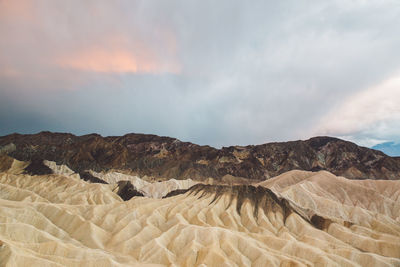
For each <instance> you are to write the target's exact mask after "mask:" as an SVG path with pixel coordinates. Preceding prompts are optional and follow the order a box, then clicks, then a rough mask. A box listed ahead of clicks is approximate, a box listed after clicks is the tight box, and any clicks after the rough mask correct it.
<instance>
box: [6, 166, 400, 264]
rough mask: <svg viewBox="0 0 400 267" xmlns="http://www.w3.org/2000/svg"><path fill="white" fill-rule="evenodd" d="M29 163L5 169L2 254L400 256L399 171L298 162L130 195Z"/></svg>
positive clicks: (32, 260)
mask: <svg viewBox="0 0 400 267" xmlns="http://www.w3.org/2000/svg"><path fill="white" fill-rule="evenodd" d="M23 167H24V166H23V163H21V162H20V163H18V162H16V161H14V162H10V164H9V166H8V167H7V168H5V167H3V169H2V171H3V172H1V173H0V266H96V267H100V266H400V181H372V180H364V181H355V180H348V179H345V178H343V177H337V176H335V175H333V174H331V173H328V172H325V171H321V172H305V171H291V172H288V173H285V174H283V175H280V176H278V177H275V178H273V179H270V180H267V181H265V182H262V183H260V184H254V185H253V186H249V185H246V186H240V185H238V186H217V185H203V184H197V185H194V187H192V188H191V189H189V190H188V191H187V192H185V193H182V194H178V195H176V196H173V197H168V198H164V199H159V198H152V197H134V198H132V199H131V200H129V201H125V202H124V201H123V200H122V199H121V198H120V197H119V196H118V195H117V194H116V193H115V192H114V191H113V188H112V186H111V185H107V184H92V183H88V182H85V181H83V180H81V179H79V177H76V175H74V174H68V175H67V174H63V173H62V171H61V170H60V172H59V173H58V174H53V175H45V176H30V175H26V174H22V173H21V171H19V170H21V168H23ZM117 178H118V177H117ZM117 178H115V179H117ZM108 179H112V177H108ZM117 180H118V179H117ZM110 181H111V180H110ZM135 182H136V184H138V185H139V184H140V181H139V180H136V181H135ZM187 186H191V185H187ZM142 187H143V188H147V191H146V192H148V193H149V194H150V195H154V196H156V197H160V196H161V195H165V190H166V189H165V185H162V186H161V187H162V188H161V189H160V193H157V185H154V184H153V185H152V184H151V183H147V182H144V181H143V182H142Z"/></svg>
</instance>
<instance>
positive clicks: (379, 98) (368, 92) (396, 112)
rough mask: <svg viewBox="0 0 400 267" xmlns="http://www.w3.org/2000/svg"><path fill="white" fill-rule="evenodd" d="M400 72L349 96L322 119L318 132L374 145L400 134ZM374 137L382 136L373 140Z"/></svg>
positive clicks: (317, 128) (393, 138) (316, 130)
mask: <svg viewBox="0 0 400 267" xmlns="http://www.w3.org/2000/svg"><path fill="white" fill-rule="evenodd" d="M399 99H400V73H397V74H395V75H393V76H392V77H390V78H388V79H386V80H384V81H382V82H381V83H379V84H378V85H376V86H373V87H371V88H367V89H365V90H363V91H361V92H359V93H356V94H353V95H350V96H349V97H348V98H347V99H345V100H344V102H343V103H340V104H339V105H337V106H336V107H334V108H333V109H332V111H331V112H330V113H329V114H327V115H326V116H324V117H323V118H322V119H321V122H320V123H319V125H318V126H317V127H316V129H315V133H317V134H323V135H336V136H344V137H347V138H349V139H353V140H355V141H358V142H361V143H364V144H365V145H374V144H376V143H380V142H382V141H385V140H396V139H395V138H398V136H399V135H400V127H399V126H400V105H399V103H398V100H399ZM373 137H375V138H376V137H379V138H380V140H379V139H374V138H373Z"/></svg>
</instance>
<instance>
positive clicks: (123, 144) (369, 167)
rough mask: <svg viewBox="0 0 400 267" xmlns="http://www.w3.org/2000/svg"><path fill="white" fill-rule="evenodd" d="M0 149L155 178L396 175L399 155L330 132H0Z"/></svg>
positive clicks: (24, 157)
mask: <svg viewBox="0 0 400 267" xmlns="http://www.w3.org/2000/svg"><path fill="white" fill-rule="evenodd" d="M0 152H1V153H5V154H8V155H9V156H11V157H13V158H15V159H18V160H21V161H32V162H38V161H42V160H49V161H54V162H56V163H57V164H64V165H67V166H68V167H69V168H71V169H72V170H73V171H75V172H77V173H83V172H85V171H87V170H92V171H96V172H100V171H108V170H121V171H123V172H126V173H129V174H135V175H138V176H140V177H143V176H148V177H153V178H160V179H161V178H165V179H168V178H175V179H187V178H192V179H196V180H205V179H207V178H209V177H212V178H215V179H224V177H225V178H226V177H228V176H229V177H233V178H235V177H236V178H237V177H241V178H246V179H255V180H266V179H269V178H271V177H273V176H277V175H279V174H282V173H284V172H287V171H290V170H294V169H297V170H306V171H319V170H327V171H329V172H331V173H333V174H335V175H340V176H344V177H347V178H350V179H366V178H370V179H391V180H393V179H399V177H400V158H393V157H390V156H387V155H385V154H384V153H382V152H380V151H377V150H374V149H369V148H365V147H360V146H357V145H356V144H354V143H351V142H348V141H344V140H340V139H337V138H332V137H314V138H311V139H309V140H305V141H300V140H299V141H291V142H280V143H267V144H262V145H249V146H230V147H223V148H221V149H216V148H213V147H210V146H200V145H196V144H192V143H189V142H181V141H179V140H178V139H175V138H170V137H160V136H156V135H146V134H127V135H124V136H108V137H102V136H100V135H98V134H89V135H83V136H75V135H73V134H69V133H52V132H40V133H38V134H32V135H22V134H11V135H7V136H3V137H0ZM45 170H46V169H45V168H44V169H43V171H45ZM43 174H45V173H43Z"/></svg>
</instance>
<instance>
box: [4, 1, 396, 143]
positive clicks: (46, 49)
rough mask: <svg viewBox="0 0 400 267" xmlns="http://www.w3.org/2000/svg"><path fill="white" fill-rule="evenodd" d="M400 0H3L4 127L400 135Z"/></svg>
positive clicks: (205, 136)
mask: <svg viewBox="0 0 400 267" xmlns="http://www.w3.org/2000/svg"><path fill="white" fill-rule="evenodd" d="M399 49H400V2H399V1H398V0H393V1H390V0H388V1H382V0H379V1H378V0H368V1H364V0H357V1H351V0H340V1H319V0H316V1H311V0H309V1H298V0H293V1H257V0H255V1H233V0H219V1H215V0H202V1H192V0H182V1H175V0H169V1H163V0H158V1H154V0H143V1H134V0H126V1H118V0H115V1H108V0H85V1H81V0H68V1H65V0H32V1H29V0H0V135H5V134H9V133H13V132H19V133H35V132H39V131H42V130H50V131H60V132H72V133H75V134H79V135H81V134H86V133H92V132H97V133H100V134H102V135H123V134H125V133H129V132H137V133H139V132H140V133H153V134H158V135H167V136H172V137H177V138H179V139H181V140H184V141H191V142H194V143H198V144H209V145H212V146H216V147H220V146H227V145H234V144H241V145H244V144H260V143H265V142H270V141H287V140H297V139H307V138H309V137H311V136H316V135H330V136H337V137H342V138H345V139H347V140H352V141H355V142H357V143H358V144H361V145H366V146H372V145H374V144H377V143H381V142H384V141H395V142H398V141H400V52H399Z"/></svg>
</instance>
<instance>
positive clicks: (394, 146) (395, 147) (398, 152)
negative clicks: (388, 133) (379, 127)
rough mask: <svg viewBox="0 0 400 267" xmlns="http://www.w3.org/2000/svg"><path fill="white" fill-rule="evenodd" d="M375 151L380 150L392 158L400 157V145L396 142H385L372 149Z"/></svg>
mask: <svg viewBox="0 0 400 267" xmlns="http://www.w3.org/2000/svg"><path fill="white" fill-rule="evenodd" d="M372 148H373V149H376V150H380V151H382V152H384V153H385V154H387V155H389V156H392V157H399V156H400V143H395V142H385V143H382V144H378V145H375V146H373V147H372Z"/></svg>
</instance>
